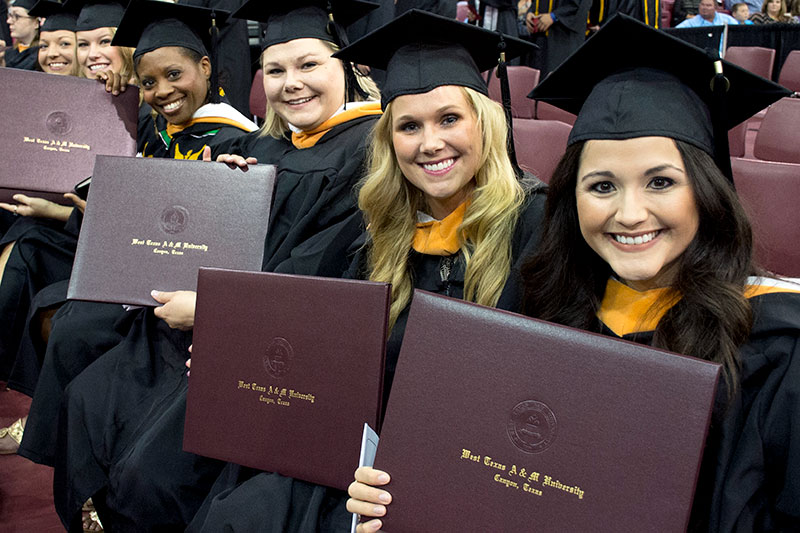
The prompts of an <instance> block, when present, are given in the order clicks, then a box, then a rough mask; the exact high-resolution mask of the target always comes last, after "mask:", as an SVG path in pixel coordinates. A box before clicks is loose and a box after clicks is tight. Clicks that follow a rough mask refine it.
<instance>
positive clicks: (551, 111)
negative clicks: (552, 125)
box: [536, 102, 577, 126]
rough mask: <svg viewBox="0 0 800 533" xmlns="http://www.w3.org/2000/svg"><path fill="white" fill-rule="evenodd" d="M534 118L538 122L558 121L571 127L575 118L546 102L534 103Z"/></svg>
mask: <svg viewBox="0 0 800 533" xmlns="http://www.w3.org/2000/svg"><path fill="white" fill-rule="evenodd" d="M536 118H538V119H539V120H559V121H561V122H563V123H565V124H569V125H570V126H572V125H573V124H575V119H576V118H577V117H576V116H575V115H573V114H572V113H568V112H566V111H564V110H563V109H559V108H557V107H556V106H554V105H551V104H548V103H547V102H536Z"/></svg>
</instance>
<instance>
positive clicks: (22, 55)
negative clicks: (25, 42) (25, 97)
mask: <svg viewBox="0 0 800 533" xmlns="http://www.w3.org/2000/svg"><path fill="white" fill-rule="evenodd" d="M38 62H39V47H38V46H31V47H30V48H26V49H25V50H23V51H22V52H20V51H19V48H16V47H14V48H9V49H8V50H6V67H8V68H18V69H22V70H36V64H37V63H38ZM20 89H21V90H24V88H20Z"/></svg>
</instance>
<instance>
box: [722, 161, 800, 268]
mask: <svg viewBox="0 0 800 533" xmlns="http://www.w3.org/2000/svg"><path fill="white" fill-rule="evenodd" d="M731 166H732V167H733V181H734V183H735V184H736V191H737V192H738V194H739V198H741V200H742V203H743V204H744V206H745V209H746V210H747V213H748V215H749V216H750V220H751V222H752V224H753V240H754V243H755V255H756V261H757V262H758V263H759V265H760V266H762V267H764V268H766V269H767V270H769V271H771V272H774V273H776V274H780V275H782V276H788V277H800V246H798V243H800V209H797V199H798V198H800V165H795V164H791V163H774V162H769V161H758V160H755V159H740V158H736V157H734V158H732V159H731Z"/></svg>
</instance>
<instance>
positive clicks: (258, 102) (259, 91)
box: [250, 69, 267, 120]
mask: <svg viewBox="0 0 800 533" xmlns="http://www.w3.org/2000/svg"><path fill="white" fill-rule="evenodd" d="M250 114H251V115H253V118H254V119H255V118H256V117H258V118H260V119H262V120H263V119H264V116H265V115H266V114H267V96H266V95H265V94H264V73H263V71H262V70H261V69H258V71H257V72H256V75H255V76H253V84H252V85H251V86H250Z"/></svg>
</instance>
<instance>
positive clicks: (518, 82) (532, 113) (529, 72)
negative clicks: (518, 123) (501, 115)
mask: <svg viewBox="0 0 800 533" xmlns="http://www.w3.org/2000/svg"><path fill="white" fill-rule="evenodd" d="M507 68H508V88H509V89H510V91H511V115H512V116H513V117H515V118H516V117H519V118H535V117H536V102H534V101H533V100H531V99H530V98H528V93H530V92H531V90H532V89H533V88H534V87H536V85H537V84H538V83H539V70H538V69H535V68H531V67H515V66H509V67H507ZM489 98H491V99H492V100H494V101H495V102H501V103H502V101H503V99H502V96H501V94H500V81H499V80H498V79H497V71H494V72H492V77H491V79H490V80H489Z"/></svg>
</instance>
